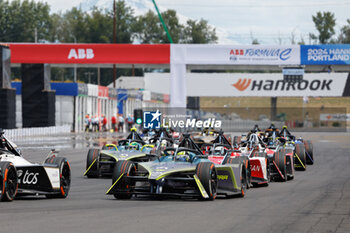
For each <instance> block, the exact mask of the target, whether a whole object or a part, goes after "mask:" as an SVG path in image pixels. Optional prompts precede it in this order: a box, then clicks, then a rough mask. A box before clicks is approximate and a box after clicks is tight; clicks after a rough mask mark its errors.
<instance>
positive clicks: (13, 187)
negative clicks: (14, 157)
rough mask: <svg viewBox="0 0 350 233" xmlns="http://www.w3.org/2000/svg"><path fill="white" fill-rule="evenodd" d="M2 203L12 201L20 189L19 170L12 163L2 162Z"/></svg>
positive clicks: (0, 186)
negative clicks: (18, 181)
mask: <svg viewBox="0 0 350 233" xmlns="http://www.w3.org/2000/svg"><path fill="white" fill-rule="evenodd" d="M0 188H1V193H0V201H12V200H13V199H14V198H15V196H16V194H17V189H18V183H17V170H16V168H15V167H14V166H13V164H12V163H11V162H0Z"/></svg>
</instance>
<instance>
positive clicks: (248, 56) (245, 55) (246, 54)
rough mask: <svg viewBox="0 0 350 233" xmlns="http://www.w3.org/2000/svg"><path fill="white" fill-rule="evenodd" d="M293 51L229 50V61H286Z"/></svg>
mask: <svg viewBox="0 0 350 233" xmlns="http://www.w3.org/2000/svg"><path fill="white" fill-rule="evenodd" d="M292 51H293V49H292V48H290V47H287V48H273V47H272V48H269V47H259V48H249V47H248V48H245V49H236V48H235V49H231V50H230V57H229V60H231V61H237V60H241V61H242V60H246V61H262V60H265V61H287V60H288V59H290V58H291V56H292Z"/></svg>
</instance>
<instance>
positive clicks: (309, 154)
mask: <svg viewBox="0 0 350 233" xmlns="http://www.w3.org/2000/svg"><path fill="white" fill-rule="evenodd" d="M304 146H305V152H306V153H307V155H306V164H308V165H312V164H314V152H313V150H314V147H313V145H312V142H311V141H310V140H306V141H304Z"/></svg>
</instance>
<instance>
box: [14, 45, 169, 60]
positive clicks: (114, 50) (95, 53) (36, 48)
mask: <svg viewBox="0 0 350 233" xmlns="http://www.w3.org/2000/svg"><path fill="white" fill-rule="evenodd" d="M10 49H11V63H49V64H70V63H85V64H169V62H170V45H168V44H158V45H150V44H147V45H133V44H10Z"/></svg>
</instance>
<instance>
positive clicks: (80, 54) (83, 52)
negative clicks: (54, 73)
mask: <svg viewBox="0 0 350 233" xmlns="http://www.w3.org/2000/svg"><path fill="white" fill-rule="evenodd" d="M94 57H95V54H94V50H93V49H71V50H70V51H69V54H68V59H72V58H74V59H92V58H94Z"/></svg>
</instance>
